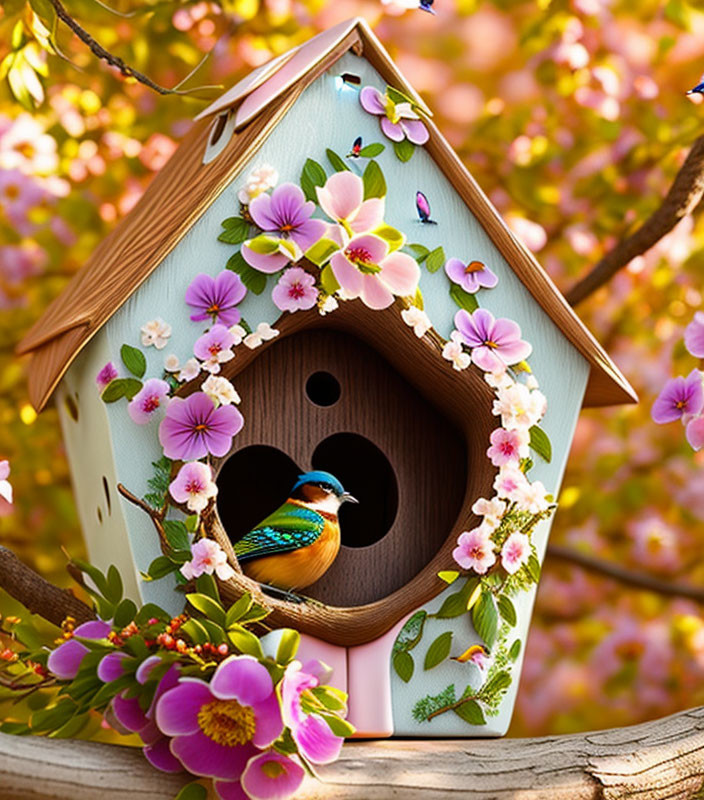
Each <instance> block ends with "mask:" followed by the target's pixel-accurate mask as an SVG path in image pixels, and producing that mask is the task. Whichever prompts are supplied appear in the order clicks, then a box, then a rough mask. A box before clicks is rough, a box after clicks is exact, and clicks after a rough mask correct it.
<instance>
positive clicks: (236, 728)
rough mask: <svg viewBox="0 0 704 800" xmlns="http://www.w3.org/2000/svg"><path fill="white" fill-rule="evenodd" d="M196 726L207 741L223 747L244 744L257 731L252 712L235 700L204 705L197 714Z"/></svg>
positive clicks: (215, 701)
mask: <svg viewBox="0 0 704 800" xmlns="http://www.w3.org/2000/svg"><path fill="white" fill-rule="evenodd" d="M198 725H199V727H200V729H201V730H202V731H203V733H204V734H205V735H206V736H207V737H208V738H209V739H212V740H213V741H214V742H216V743H217V744H221V745H223V746H224V747H236V746H237V745H242V744H246V743H247V742H249V741H251V739H252V737H253V736H254V732H255V731H256V729H257V724H256V721H255V719H254V711H252V709H251V708H250V707H249V706H241V705H240V704H239V703H238V702H237V700H213V701H212V702H211V703H206V704H205V705H204V706H202V708H201V710H200V711H199V712H198Z"/></svg>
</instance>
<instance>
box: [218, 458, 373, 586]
mask: <svg viewBox="0 0 704 800" xmlns="http://www.w3.org/2000/svg"><path fill="white" fill-rule="evenodd" d="M357 502H359V501H358V500H357V499H356V498H354V497H352V495H351V494H349V493H348V492H346V491H345V490H344V489H343V487H342V484H341V483H340V481H338V480H337V478H336V477H335V476H334V475H331V474H330V473H329V472H322V471H320V470H315V471H313V472H306V473H305V474H304V475H300V476H299V478H298V480H297V481H296V483H295V484H294V487H293V489H292V490H291V495H290V497H289V498H288V500H286V502H285V503H284V504H283V505H282V506H280V507H279V508H277V509H276V511H274V512H273V513H272V514H270V515H269V516H268V517H267V518H266V519H264V520H262V522H260V523H259V525H257V526H256V527H255V528H253V529H252V530H251V531H250V532H249V533H247V534H245V535H244V536H243V537H242V538H241V539H240V540H239V541H238V542H237V543H236V544H235V545H234V547H235V554H236V555H237V559H238V561H239V562H240V564H242V565H243V566H242V568H243V569H244V571H245V573H246V574H247V575H248V576H249V577H250V578H253V579H254V580H255V581H258V582H259V583H261V584H264V585H266V586H271V587H275V588H277V589H283V590H285V591H291V590H297V589H304V588H305V587H306V586H310V585H311V584H312V583H315V581H317V580H318V579H319V578H321V577H322V576H323V575H324V574H325V572H327V570H328V569H329V567H330V566H331V564H332V562H333V561H334V560H335V558H336V556H337V554H338V552H339V550H340V522H339V519H338V516H337V514H338V510H339V508H340V506H341V505H342V504H343V503H357Z"/></svg>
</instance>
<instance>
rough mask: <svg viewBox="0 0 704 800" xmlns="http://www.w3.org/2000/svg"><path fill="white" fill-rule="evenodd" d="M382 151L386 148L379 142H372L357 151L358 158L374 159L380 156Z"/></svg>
mask: <svg viewBox="0 0 704 800" xmlns="http://www.w3.org/2000/svg"><path fill="white" fill-rule="evenodd" d="M384 150H386V148H385V147H384V145H383V144H381V142H372V144H368V145H366V146H365V147H363V148H362V149H361V150H360V151H359V157H360V158H376V157H377V156H380V155H381V154H382V153H383V152H384Z"/></svg>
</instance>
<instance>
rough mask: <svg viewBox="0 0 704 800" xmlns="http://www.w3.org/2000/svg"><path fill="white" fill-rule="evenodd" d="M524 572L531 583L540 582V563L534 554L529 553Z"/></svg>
mask: <svg viewBox="0 0 704 800" xmlns="http://www.w3.org/2000/svg"><path fill="white" fill-rule="evenodd" d="M526 571H527V572H528V575H529V576H530V579H531V580H532V581H533V583H538V581H539V580H540V561H538V559H537V558H536V556H535V553H531V554H530V556H528V561H527V562H526Z"/></svg>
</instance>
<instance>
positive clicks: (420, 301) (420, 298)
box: [413, 286, 425, 311]
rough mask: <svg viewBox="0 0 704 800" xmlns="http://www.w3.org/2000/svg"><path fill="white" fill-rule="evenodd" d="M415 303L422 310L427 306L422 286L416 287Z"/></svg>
mask: <svg viewBox="0 0 704 800" xmlns="http://www.w3.org/2000/svg"><path fill="white" fill-rule="evenodd" d="M413 305H414V306H416V308H419V309H420V310H421V311H423V309H424V308H425V303H424V302H423V292H421V290H420V286H419V287H418V288H417V289H416V293H415V296H414V298H413Z"/></svg>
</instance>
